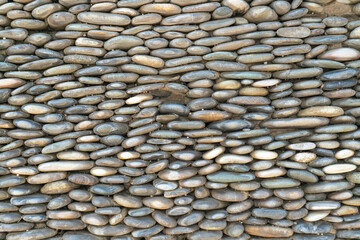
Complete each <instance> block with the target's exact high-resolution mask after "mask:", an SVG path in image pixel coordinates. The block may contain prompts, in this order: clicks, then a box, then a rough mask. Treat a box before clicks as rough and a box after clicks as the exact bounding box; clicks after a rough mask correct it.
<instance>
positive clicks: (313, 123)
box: [262, 117, 329, 128]
mask: <svg viewBox="0 0 360 240" xmlns="http://www.w3.org/2000/svg"><path fill="white" fill-rule="evenodd" d="M328 123H329V120H328V119H327V118H323V117H303V118H293V119H291V118H290V119H273V120H268V121H265V122H263V123H262V126H263V127H266V128H290V127H291V128H313V127H319V126H324V125H327V124H328Z"/></svg>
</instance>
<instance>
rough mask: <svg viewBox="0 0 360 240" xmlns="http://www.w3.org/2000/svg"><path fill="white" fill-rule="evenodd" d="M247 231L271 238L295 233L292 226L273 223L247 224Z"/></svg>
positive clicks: (254, 234) (289, 235)
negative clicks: (278, 225) (276, 225)
mask: <svg viewBox="0 0 360 240" xmlns="http://www.w3.org/2000/svg"><path fill="white" fill-rule="evenodd" d="M245 232H246V233H248V234H250V235H253V236H259V237H269V238H282V237H284V238H286V237H291V236H292V235H293V230H292V229H290V228H282V227H275V226H271V225H263V226H261V225H259V226H256V225H245Z"/></svg>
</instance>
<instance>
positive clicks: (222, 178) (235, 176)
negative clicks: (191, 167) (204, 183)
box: [206, 171, 255, 183]
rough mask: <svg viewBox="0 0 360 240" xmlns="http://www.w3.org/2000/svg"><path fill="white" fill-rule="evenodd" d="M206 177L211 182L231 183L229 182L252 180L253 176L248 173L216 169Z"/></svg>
mask: <svg viewBox="0 0 360 240" xmlns="http://www.w3.org/2000/svg"><path fill="white" fill-rule="evenodd" d="M206 178H207V179H208V180H210V181H213V182H220V183H231V182H247V181H251V180H253V179H254V178H255V177H254V175H252V174H250V173H234V172H225V171H218V172H215V173H212V174H210V175H207V176H206Z"/></svg>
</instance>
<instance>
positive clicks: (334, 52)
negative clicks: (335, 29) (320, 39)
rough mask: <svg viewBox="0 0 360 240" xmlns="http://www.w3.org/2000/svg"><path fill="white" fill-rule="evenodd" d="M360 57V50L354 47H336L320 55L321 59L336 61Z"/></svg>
mask: <svg viewBox="0 0 360 240" xmlns="http://www.w3.org/2000/svg"><path fill="white" fill-rule="evenodd" d="M359 57H360V52H359V51H358V50H356V49H353V48H336V49H331V50H328V51H326V52H324V53H323V54H321V55H320V56H319V58H320V59H328V60H335V61H340V62H342V61H352V60H357V59H358V58H359Z"/></svg>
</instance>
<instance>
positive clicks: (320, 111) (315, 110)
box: [298, 106, 344, 117]
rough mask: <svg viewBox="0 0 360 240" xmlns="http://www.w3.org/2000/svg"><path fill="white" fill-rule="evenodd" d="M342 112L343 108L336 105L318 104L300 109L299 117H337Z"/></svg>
mask: <svg viewBox="0 0 360 240" xmlns="http://www.w3.org/2000/svg"><path fill="white" fill-rule="evenodd" d="M343 114H344V110H343V109H342V108H340V107H336V106H318V107H310V108H306V109H303V110H301V111H300V112H299V113H298V116H299V117H337V116H341V115H343Z"/></svg>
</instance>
